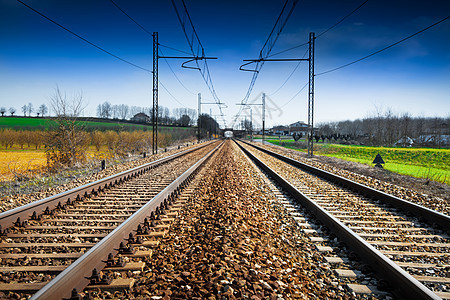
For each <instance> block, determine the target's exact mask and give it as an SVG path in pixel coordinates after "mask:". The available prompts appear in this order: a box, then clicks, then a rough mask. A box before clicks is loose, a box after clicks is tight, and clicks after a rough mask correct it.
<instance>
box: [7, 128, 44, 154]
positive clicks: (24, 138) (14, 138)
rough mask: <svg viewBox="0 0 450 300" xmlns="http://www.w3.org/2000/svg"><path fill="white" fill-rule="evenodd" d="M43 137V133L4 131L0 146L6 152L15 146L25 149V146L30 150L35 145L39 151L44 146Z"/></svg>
mask: <svg viewBox="0 0 450 300" xmlns="http://www.w3.org/2000/svg"><path fill="white" fill-rule="evenodd" d="M43 136H44V135H43V132H42V131H34V130H12V129H2V130H0V144H1V146H2V147H4V149H5V150H8V148H12V147H13V146H14V145H18V146H19V147H20V149H23V147H24V145H25V144H26V145H27V146H28V148H30V145H33V146H34V147H35V149H36V150H37V149H40V148H41V146H42V145H43Z"/></svg>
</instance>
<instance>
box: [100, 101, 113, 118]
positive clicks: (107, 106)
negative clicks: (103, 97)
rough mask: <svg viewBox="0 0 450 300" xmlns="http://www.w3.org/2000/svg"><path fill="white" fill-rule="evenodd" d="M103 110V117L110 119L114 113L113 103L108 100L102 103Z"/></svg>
mask: <svg viewBox="0 0 450 300" xmlns="http://www.w3.org/2000/svg"><path fill="white" fill-rule="evenodd" d="M102 112H103V117H104V118H105V119H109V118H110V117H111V115H112V106H111V103H109V102H108V101H105V102H103V104H102Z"/></svg>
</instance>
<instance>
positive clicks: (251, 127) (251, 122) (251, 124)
mask: <svg viewBox="0 0 450 300" xmlns="http://www.w3.org/2000/svg"><path fill="white" fill-rule="evenodd" d="M250 136H251V138H252V139H251V141H252V142H253V115H252V108H251V107H250Z"/></svg>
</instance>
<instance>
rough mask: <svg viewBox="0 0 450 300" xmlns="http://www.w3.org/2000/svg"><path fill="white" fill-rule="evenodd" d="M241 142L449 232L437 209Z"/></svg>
mask: <svg viewBox="0 0 450 300" xmlns="http://www.w3.org/2000/svg"><path fill="white" fill-rule="evenodd" d="M242 142H244V143H246V144H247V145H250V146H252V147H254V148H256V149H258V150H260V151H263V152H265V153H267V154H269V155H272V156H274V157H276V158H278V159H280V160H282V161H284V162H287V163H289V164H291V165H293V166H295V167H298V168H301V169H303V170H305V171H308V172H310V173H312V174H314V175H316V176H319V177H322V178H324V179H326V180H329V181H331V182H333V183H337V184H339V185H340V186H343V187H346V188H348V189H351V190H353V191H356V192H358V193H362V194H364V195H367V196H368V197H373V198H376V199H378V200H381V201H383V202H384V203H387V204H390V205H392V206H395V207H398V208H401V209H403V210H404V211H406V212H411V213H413V214H414V215H416V216H417V217H419V218H423V219H425V220H426V221H427V222H428V223H429V224H430V225H432V226H436V225H439V226H440V227H441V229H443V230H444V231H445V232H446V233H447V234H450V216H448V215H445V214H443V213H440V212H437V211H435V210H432V209H429V208H427V207H424V206H421V205H418V204H415V203H412V202H410V201H407V200H404V199H401V198H399V197H396V196H393V195H390V194H387V193H384V192H382V191H379V190H376V189H373V188H371V187H368V186H366V185H363V184H361V183H358V182H355V181H352V180H350V179H347V178H344V177H342V176H339V175H336V174H333V173H330V172H327V171H324V170H321V169H319V168H316V167H313V166H310V165H308V164H305V163H302V162H299V161H297V160H294V159H292V158H289V157H286V156H284V155H281V154H278V153H275V152H272V151H270V150H267V149H264V148H262V147H260V146H257V145H253V144H250V143H247V142H245V141H242Z"/></svg>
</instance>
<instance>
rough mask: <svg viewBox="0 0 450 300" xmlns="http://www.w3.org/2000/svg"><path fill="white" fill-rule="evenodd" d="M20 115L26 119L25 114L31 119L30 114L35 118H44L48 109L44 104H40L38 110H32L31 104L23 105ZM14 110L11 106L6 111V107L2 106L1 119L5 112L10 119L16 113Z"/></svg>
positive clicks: (0, 109) (0, 108) (0, 110)
mask: <svg viewBox="0 0 450 300" xmlns="http://www.w3.org/2000/svg"><path fill="white" fill-rule="evenodd" d="M21 109H22V113H23V116H24V117H26V116H27V114H28V116H29V117H31V114H32V113H36V116H38V117H39V116H41V117H44V116H46V115H47V113H48V107H47V105H45V104H41V105H40V106H39V107H38V108H36V109H35V108H34V106H33V104H32V103H31V102H29V103H28V104H24V105H23V106H22V107H21ZM16 111H17V110H16V108H15V107H13V106H11V107H10V108H8V109H6V107H4V106H2V107H0V114H1V115H2V117H4V116H5V114H6V112H9V114H10V115H11V117H13V116H14V114H15V113H16Z"/></svg>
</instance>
